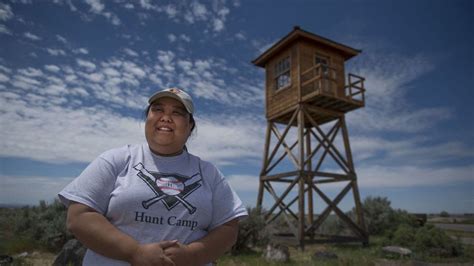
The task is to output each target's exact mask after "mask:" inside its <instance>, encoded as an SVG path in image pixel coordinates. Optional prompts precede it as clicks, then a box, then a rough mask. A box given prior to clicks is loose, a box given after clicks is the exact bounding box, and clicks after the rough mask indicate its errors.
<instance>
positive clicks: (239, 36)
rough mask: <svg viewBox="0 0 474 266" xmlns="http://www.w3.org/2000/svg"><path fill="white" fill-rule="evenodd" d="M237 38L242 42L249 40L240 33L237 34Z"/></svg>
mask: <svg viewBox="0 0 474 266" xmlns="http://www.w3.org/2000/svg"><path fill="white" fill-rule="evenodd" d="M235 38H237V40H241V41H245V40H247V37H246V36H245V34H244V33H242V32H238V33H237V34H235Z"/></svg>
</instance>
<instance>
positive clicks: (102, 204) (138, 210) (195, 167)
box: [59, 88, 247, 265]
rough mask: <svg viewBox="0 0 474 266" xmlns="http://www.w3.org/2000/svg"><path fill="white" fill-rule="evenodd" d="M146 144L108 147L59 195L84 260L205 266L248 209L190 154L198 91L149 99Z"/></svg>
mask: <svg viewBox="0 0 474 266" xmlns="http://www.w3.org/2000/svg"><path fill="white" fill-rule="evenodd" d="M148 103H149V106H148V108H147V118H146V122H145V137H146V140H147V143H144V144H142V145H128V146H125V147H122V148H118V149H113V150H110V151H107V152H105V153H103V154H102V155H100V156H99V157H98V158H96V159H95V160H94V161H93V162H92V163H91V164H90V165H89V166H88V167H87V168H86V169H85V170H84V171H83V172H82V173H81V175H80V176H79V177H77V178H76V179H75V180H74V181H73V182H72V183H70V184H69V185H68V186H66V188H64V189H63V190H62V191H61V192H60V193H59V197H60V199H61V201H62V202H63V203H64V204H66V206H68V217H67V227H68V229H69V230H70V231H71V232H72V233H73V234H74V235H75V236H76V238H77V239H78V240H79V241H81V242H82V243H83V244H84V245H85V246H86V247H87V248H88V251H87V253H86V256H85V257H84V261H83V263H84V265H127V264H131V265H204V264H208V263H210V262H212V261H214V260H216V259H217V258H218V257H219V256H221V255H222V254H223V253H224V252H226V251H227V250H229V249H230V248H231V247H232V245H233V244H234V243H235V241H236V239H237V232H238V219H239V218H240V217H243V216H246V215H247V212H246V210H245V208H244V206H243V204H242V202H241V201H240V199H239V198H238V196H237V195H236V194H235V193H234V192H233V190H232V189H231V188H230V186H229V185H228V183H227V182H226V180H225V179H224V177H223V176H222V174H221V173H220V172H219V170H218V169H217V168H215V167H214V166H213V165H212V164H211V163H209V162H206V161H203V160H201V159H200V158H199V157H196V156H194V155H192V154H190V153H188V152H187V149H186V147H185V144H186V141H187V139H188V137H189V135H190V134H191V132H192V131H193V129H194V127H195V121H194V118H193V113H194V106H193V102H192V99H191V97H190V96H189V95H188V94H187V93H185V92H184V91H182V90H179V89H175V88H173V89H166V90H162V91H159V92H157V93H155V94H154V95H153V96H151V97H150V99H149V101H148Z"/></svg>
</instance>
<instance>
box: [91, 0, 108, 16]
mask: <svg viewBox="0 0 474 266" xmlns="http://www.w3.org/2000/svg"><path fill="white" fill-rule="evenodd" d="M86 3H87V4H89V5H90V7H91V11H92V12H93V13H96V14H100V13H101V12H102V11H103V10H104V8H105V6H104V4H103V3H102V2H101V1H100V0H86Z"/></svg>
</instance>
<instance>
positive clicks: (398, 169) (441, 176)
mask: <svg viewBox="0 0 474 266" xmlns="http://www.w3.org/2000/svg"><path fill="white" fill-rule="evenodd" d="M357 173H358V174H357V175H358V176H359V181H358V183H359V185H360V186H361V187H413V186H438V185H453V184H459V183H463V182H473V181H474V165H468V166H460V167H455V166H453V167H443V168H428V167H426V168H425V167H416V166H394V167H388V166H370V167H363V168H360V169H358V170H357Z"/></svg>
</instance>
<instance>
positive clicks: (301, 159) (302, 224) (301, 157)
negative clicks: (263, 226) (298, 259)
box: [298, 108, 305, 250]
mask: <svg viewBox="0 0 474 266" xmlns="http://www.w3.org/2000/svg"><path fill="white" fill-rule="evenodd" d="M303 110H304V108H300V109H299V112H298V142H299V162H300V165H299V168H298V169H299V170H300V172H302V171H304V112H303ZM298 183H299V189H298V211H299V213H298V219H299V223H298V241H299V242H300V249H301V250H304V235H305V234H304V232H305V206H304V205H305V200H304V186H305V179H304V176H303V175H301V174H300V176H299V182H298Z"/></svg>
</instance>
